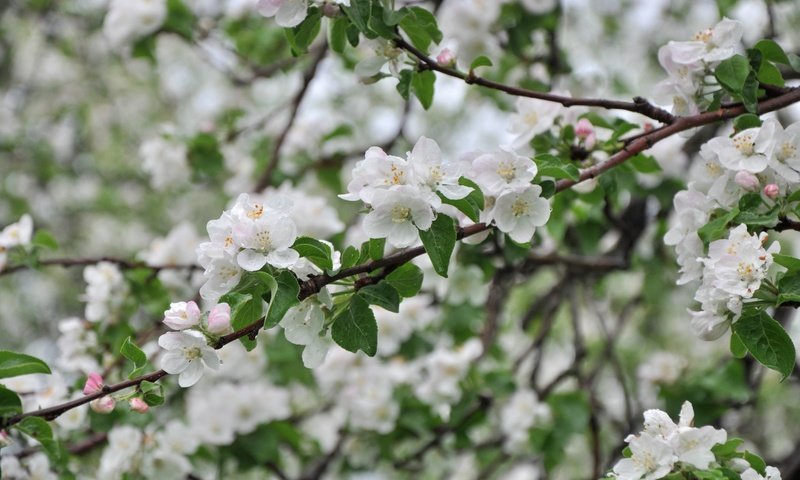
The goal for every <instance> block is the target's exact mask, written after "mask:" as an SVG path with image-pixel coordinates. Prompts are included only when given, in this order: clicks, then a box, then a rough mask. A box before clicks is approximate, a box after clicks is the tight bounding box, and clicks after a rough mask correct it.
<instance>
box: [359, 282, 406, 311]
mask: <svg viewBox="0 0 800 480" xmlns="http://www.w3.org/2000/svg"><path fill="white" fill-rule="evenodd" d="M358 293H359V295H361V296H362V297H364V300H366V301H367V303H369V304H370V305H377V306H379V307H381V308H383V309H386V310H389V311H390V312H394V313H397V312H398V311H399V309H400V294H399V293H397V290H396V289H395V288H394V287H393V286H392V285H391V284H390V283H388V282H385V281H383V282H378V283H377V284H375V285H367V286H366V287H363V288H361V289H360V290H359V291H358Z"/></svg>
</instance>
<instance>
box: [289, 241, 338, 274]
mask: <svg viewBox="0 0 800 480" xmlns="http://www.w3.org/2000/svg"><path fill="white" fill-rule="evenodd" d="M292 249H294V250H296V251H297V253H299V254H300V256H301V257H303V258H307V259H308V261H310V262H311V263H313V264H314V265H316V266H318V267H319V268H321V269H323V270H331V269H333V260H332V259H331V255H332V252H331V247H329V246H328V245H326V244H324V243H322V242H321V241H319V240H317V239H316V238H311V237H298V238H297V240H295V242H294V245H292Z"/></svg>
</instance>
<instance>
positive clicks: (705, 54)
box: [667, 18, 743, 65]
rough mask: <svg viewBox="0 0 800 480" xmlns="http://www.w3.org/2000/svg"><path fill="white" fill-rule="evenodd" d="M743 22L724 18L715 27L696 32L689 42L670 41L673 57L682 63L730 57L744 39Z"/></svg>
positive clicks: (708, 61)
mask: <svg viewBox="0 0 800 480" xmlns="http://www.w3.org/2000/svg"><path fill="white" fill-rule="evenodd" d="M742 33H743V29H742V24H741V23H740V22H737V21H735V20H731V19H729V18H723V19H722V21H720V22H719V23H718V24H716V25H714V26H713V27H711V28H709V29H706V30H703V31H701V32H698V33H697V34H695V36H694V38H693V39H692V40H690V41H688V42H669V44H667V46H668V47H669V48H670V49H671V50H672V58H673V59H674V60H675V61H676V62H678V63H682V64H686V65H689V64H693V63H697V62H700V61H702V62H707V63H712V62H719V61H721V60H725V59H726V58H730V57H732V56H733V54H734V53H736V48H737V47H738V45H739V42H740V41H741V39H742Z"/></svg>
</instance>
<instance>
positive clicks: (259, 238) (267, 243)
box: [254, 230, 272, 250]
mask: <svg viewBox="0 0 800 480" xmlns="http://www.w3.org/2000/svg"><path fill="white" fill-rule="evenodd" d="M254 240H255V244H256V246H257V248H258V250H269V249H270V247H271V246H272V239H271V238H270V235H269V232H267V231H265V230H262V231H260V232H258V233H256V236H255V239H254Z"/></svg>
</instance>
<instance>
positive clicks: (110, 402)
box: [89, 397, 117, 413]
mask: <svg viewBox="0 0 800 480" xmlns="http://www.w3.org/2000/svg"><path fill="white" fill-rule="evenodd" d="M116 405H117V401H116V400H114V397H100V398H98V399H97V400H92V401H91V402H89V407H91V409H92V410H94V411H95V412H97V413H111V412H112V411H114V407H115V406H116Z"/></svg>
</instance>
